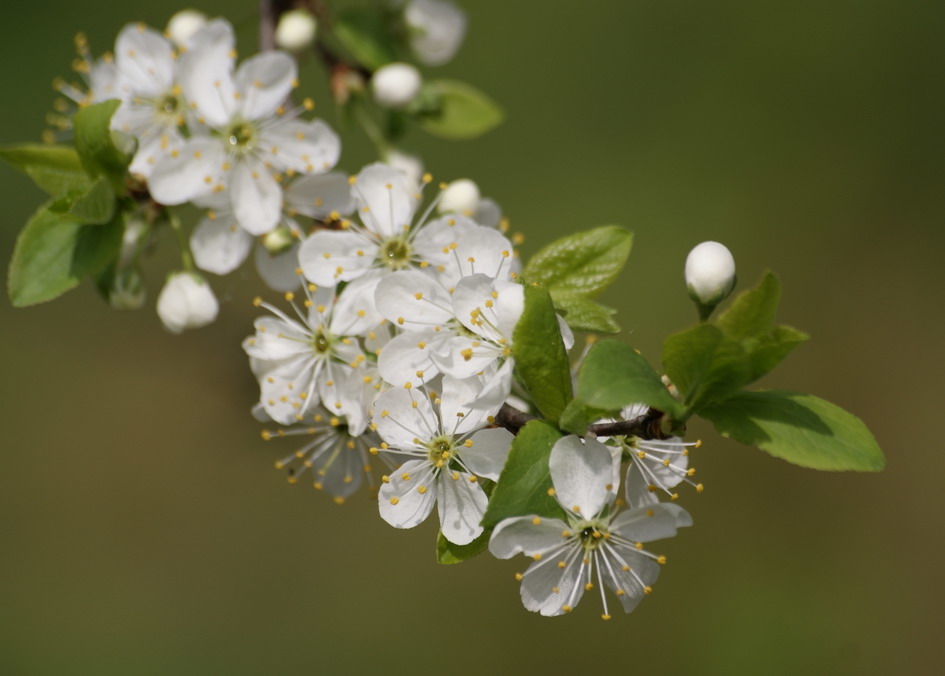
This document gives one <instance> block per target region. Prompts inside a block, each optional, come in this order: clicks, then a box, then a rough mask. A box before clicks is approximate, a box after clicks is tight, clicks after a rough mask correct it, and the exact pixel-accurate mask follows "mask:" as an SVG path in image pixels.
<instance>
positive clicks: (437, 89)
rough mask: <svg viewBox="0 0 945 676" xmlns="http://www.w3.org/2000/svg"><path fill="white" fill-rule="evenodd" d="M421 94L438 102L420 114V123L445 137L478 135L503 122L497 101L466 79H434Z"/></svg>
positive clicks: (434, 133)
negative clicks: (432, 108) (431, 108)
mask: <svg viewBox="0 0 945 676" xmlns="http://www.w3.org/2000/svg"><path fill="white" fill-rule="evenodd" d="M421 97H423V98H429V99H431V100H434V101H436V102H437V103H438V105H437V106H436V109H435V110H434V111H431V112H424V113H423V114H422V115H421V116H420V118H419V120H418V122H419V124H420V127H421V128H422V129H424V130H425V131H427V132H428V133H430V134H433V135H434V136H439V137H441V138H447V139H469V138H475V137H476V136H481V135H483V134H485V133H486V132H488V131H491V130H492V129H494V128H495V127H497V126H499V124H501V122H502V120H503V118H504V117H505V115H504V114H503V112H502V109H501V108H499V105H498V104H497V103H496V102H495V101H493V100H492V99H491V98H489V97H488V96H486V95H485V94H484V93H483V92H481V91H479V90H478V89H476V88H475V87H473V86H472V85H469V84H466V83H465V82H457V81H455V80H431V81H429V82H427V83H426V84H425V85H424V88H423V92H422V93H421Z"/></svg>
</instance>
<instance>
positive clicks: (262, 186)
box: [230, 158, 282, 235]
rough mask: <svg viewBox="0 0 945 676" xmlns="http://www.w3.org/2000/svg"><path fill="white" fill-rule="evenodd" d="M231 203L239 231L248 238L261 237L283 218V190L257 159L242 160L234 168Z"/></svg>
mask: <svg viewBox="0 0 945 676" xmlns="http://www.w3.org/2000/svg"><path fill="white" fill-rule="evenodd" d="M230 199H231V200H232V201H233V213H234V214H236V220H238V221H239V223H240V227H242V228H243V229H244V230H245V231H246V232H248V233H249V234H251V235H264V234H266V233H267V232H269V231H270V230H272V229H273V228H275V227H276V226H277V225H278V224H279V219H280V218H282V188H281V187H280V186H279V184H278V183H277V182H276V180H275V179H274V178H273V177H272V175H271V174H270V173H269V170H268V169H266V167H265V165H264V164H263V163H262V162H260V161H259V160H257V159H256V158H245V159H244V160H242V161H240V162H237V163H236V166H235V167H233V176H232V177H231V180H230Z"/></svg>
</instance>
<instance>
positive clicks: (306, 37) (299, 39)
mask: <svg viewBox="0 0 945 676" xmlns="http://www.w3.org/2000/svg"><path fill="white" fill-rule="evenodd" d="M317 26H318V23H317V22H316V21H315V17H314V16H312V13H311V12H309V11H308V10H305V9H293V10H292V11H290V12H286V13H285V14H283V15H282V16H281V17H279V25H277V26H276V45H277V46H278V47H280V48H281V49H285V50H286V51H289V52H301V51H302V50H303V49H307V48H308V47H310V46H311V45H312V43H314V42H315V30H316V28H317Z"/></svg>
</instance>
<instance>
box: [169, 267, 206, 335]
mask: <svg viewBox="0 0 945 676" xmlns="http://www.w3.org/2000/svg"><path fill="white" fill-rule="evenodd" d="M219 309H220V306H219V304H218V303H217V299H216V296H214V295H213V290H212V289H211V288H210V285H209V284H207V282H206V280H204V279H203V278H202V277H201V276H200V275H197V274H195V273H192V272H175V273H173V274H171V275H169V276H168V278H167V282H165V284H164V288H163V289H161V294H160V295H159V296H158V300H157V313H158V316H159V317H160V318H161V321H162V322H163V323H164V326H165V328H167V330H168V331H170V332H171V333H181V332H183V331H184V329H196V328H200V327H201V326H206V325H207V324H210V323H211V322H213V320H214V319H216V318H217V312H218V311H219Z"/></svg>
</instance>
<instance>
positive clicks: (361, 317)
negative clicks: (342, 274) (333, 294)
mask: <svg viewBox="0 0 945 676" xmlns="http://www.w3.org/2000/svg"><path fill="white" fill-rule="evenodd" d="M383 278H384V273H383V272H381V271H380V270H368V271H367V272H366V273H365V274H363V275H361V276H360V277H358V278H357V279H355V280H352V281H351V282H350V283H349V284H348V285H347V286H345V288H344V292H343V293H341V295H340V296H339V297H338V299H337V300H336V301H335V308H334V310H333V311H332V315H331V322H330V323H329V330H330V331H331V332H332V333H334V334H335V335H338V336H359V335H361V334H363V333H366V332H367V331H368V329H370V328H371V327H372V326H376V325H377V324H379V323H380V322H381V320H382V317H381V315H380V313H379V312H378V311H377V308H376V307H375V306H374V296H375V291H376V289H377V285H378V283H379V282H380V281H381V280H382V279H383Z"/></svg>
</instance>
